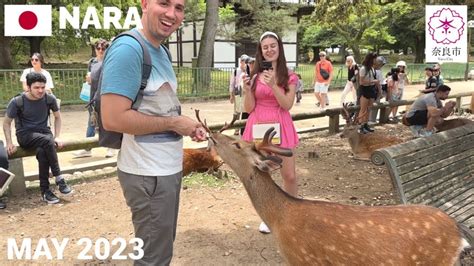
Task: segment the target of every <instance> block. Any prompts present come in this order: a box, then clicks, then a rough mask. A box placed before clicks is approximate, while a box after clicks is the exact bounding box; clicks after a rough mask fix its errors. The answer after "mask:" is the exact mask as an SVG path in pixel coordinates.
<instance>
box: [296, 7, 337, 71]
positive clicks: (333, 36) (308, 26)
mask: <svg viewBox="0 0 474 266" xmlns="http://www.w3.org/2000/svg"><path fill="white" fill-rule="evenodd" d="M298 31H299V32H300V33H301V34H300V36H302V37H301V38H300V40H298V42H299V44H300V50H301V52H303V53H307V52H308V51H309V50H311V51H312V52H313V59H312V63H315V62H316V61H318V60H319V57H318V56H314V55H318V54H319V52H320V50H321V48H326V47H331V46H332V45H334V44H341V45H343V46H344V45H345V40H344V39H342V38H340V37H339V36H338V35H337V33H336V32H335V31H333V30H332V29H330V28H325V27H322V26H320V25H319V24H315V23H313V22H312V21H311V17H310V16H306V17H304V18H302V19H301V21H300V24H299V29H298Z"/></svg>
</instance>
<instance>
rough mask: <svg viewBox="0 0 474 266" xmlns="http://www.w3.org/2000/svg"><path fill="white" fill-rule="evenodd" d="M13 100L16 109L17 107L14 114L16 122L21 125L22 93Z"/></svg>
mask: <svg viewBox="0 0 474 266" xmlns="http://www.w3.org/2000/svg"><path fill="white" fill-rule="evenodd" d="M13 99H14V100H15V104H16V107H17V112H16V114H17V116H18V120H19V121H20V123H21V116H22V114H23V108H24V101H23V93H21V94H19V95H17V96H15V97H14V98H13Z"/></svg>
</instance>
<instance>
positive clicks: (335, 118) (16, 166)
mask: <svg viewBox="0 0 474 266" xmlns="http://www.w3.org/2000/svg"><path fill="white" fill-rule="evenodd" d="M472 95H473V93H472V92H464V93H459V94H454V95H450V96H449V98H450V99H456V108H457V109H458V110H460V109H461V99H462V98H463V97H472ZM413 102H414V100H403V101H399V102H396V103H395V102H394V103H380V104H376V105H374V106H373V107H372V109H373V110H375V109H379V110H380V119H379V123H381V124H383V123H386V122H387V121H388V114H389V113H390V108H391V107H394V106H406V105H411V104H413ZM359 109H360V107H359V106H353V107H350V108H349V111H357V110H359ZM341 112H342V108H328V109H326V110H324V111H314V112H307V113H299V114H293V115H292V118H293V121H298V120H305V119H313V118H320V117H326V116H328V117H329V125H328V126H327V127H315V128H311V129H309V130H305V132H308V131H323V130H328V131H329V133H330V134H335V133H337V132H339V130H340V127H341V126H342V125H341V124H340V123H339V116H340V114H341ZM245 123H246V121H245V120H238V121H236V122H235V123H234V124H233V126H232V127H230V128H229V129H232V128H240V127H244V126H245ZM208 126H209V128H210V129H211V130H213V131H214V130H219V129H221V128H222V127H223V126H224V124H212V125H208ZM298 133H302V131H298ZM97 147H99V143H98V138H97V137H94V138H85V139H80V140H71V141H65V142H64V147H63V148H62V149H60V150H58V152H59V153H61V152H68V151H74V150H82V149H87V148H97ZM28 156H35V151H34V150H25V149H22V148H21V147H18V150H17V152H15V154H13V155H12V156H10V158H9V160H10V169H9V170H10V171H11V172H12V173H14V174H15V178H14V180H13V181H12V183H10V191H11V193H12V194H13V195H17V194H21V193H24V192H25V191H26V184H25V181H34V180H37V179H38V176H37V175H36V174H35V175H29V176H25V171H24V168H23V158H24V157H28ZM107 166H116V159H115V158H113V159H109V160H106V161H101V162H95V163H89V164H81V165H75V166H72V167H69V168H63V169H62V172H63V173H74V172H77V171H86V170H93V169H97V168H104V167H107Z"/></svg>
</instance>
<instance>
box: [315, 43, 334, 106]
mask: <svg viewBox="0 0 474 266" xmlns="http://www.w3.org/2000/svg"><path fill="white" fill-rule="evenodd" d="M319 59H320V60H319V61H318V62H317V63H316V66H315V68H314V82H313V84H314V95H315V96H316V100H317V101H318V103H319V108H321V110H324V109H325V107H326V97H327V94H328V89H329V85H330V84H331V80H332V74H333V67H332V64H331V62H330V61H329V60H327V58H326V53H325V52H323V51H321V52H320V53H319Z"/></svg>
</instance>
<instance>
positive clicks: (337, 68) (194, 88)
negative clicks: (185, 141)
mask: <svg viewBox="0 0 474 266" xmlns="http://www.w3.org/2000/svg"><path fill="white" fill-rule="evenodd" d="M425 66H426V65H425V64H411V65H408V67H407V69H408V77H409V80H410V81H411V82H424V79H425V74H424V73H425V71H424V68H425ZM465 67H466V65H465V64H455V63H451V64H443V69H442V75H443V77H444V79H445V80H460V79H464V72H465ZM293 70H294V71H295V72H296V73H298V74H300V75H301V77H302V80H303V84H304V89H305V90H307V91H310V90H312V88H311V85H312V83H313V76H314V65H299V66H298V67H296V68H294V69H293ZM389 70H390V66H385V67H384V68H383V69H382V72H383V73H384V74H385V73H387V72H388V71H389ZM48 71H49V72H50V73H51V76H52V78H53V82H54V89H53V92H54V94H55V95H56V96H57V97H58V98H59V99H61V104H66V105H67V104H80V103H83V102H82V101H81V100H80V99H79V94H80V91H81V87H82V83H83V82H84V77H85V75H86V72H87V70H86V69H85V68H84V69H48ZM175 72H176V76H177V79H178V84H179V87H178V97H179V98H180V99H186V98H220V97H224V96H227V95H228V94H229V80H230V77H231V75H233V73H234V68H190V67H176V68H175ZM21 73H22V70H20V69H12V70H0V104H2V105H3V106H6V104H7V103H8V102H9V101H10V99H11V98H12V97H14V96H15V95H17V94H18V93H20V92H21V91H22V84H21V82H20V76H21ZM346 80H347V69H346V68H345V66H344V65H334V72H333V80H332V82H331V86H330V89H337V88H341V87H344V85H345V84H346Z"/></svg>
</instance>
